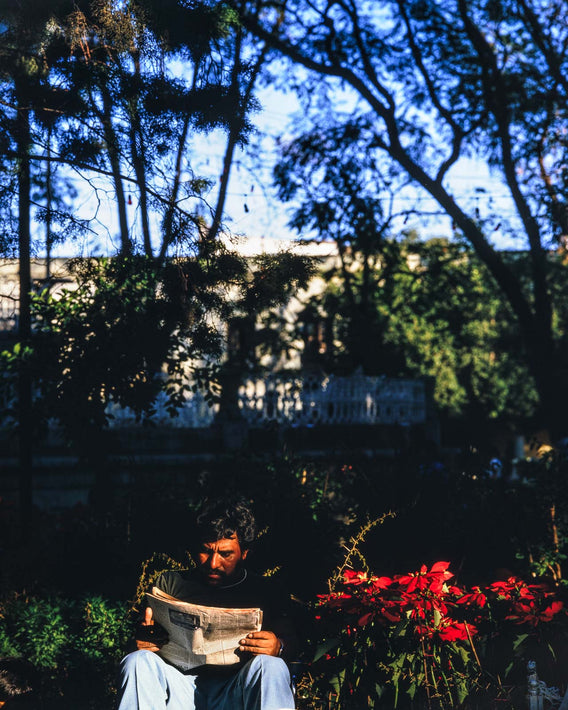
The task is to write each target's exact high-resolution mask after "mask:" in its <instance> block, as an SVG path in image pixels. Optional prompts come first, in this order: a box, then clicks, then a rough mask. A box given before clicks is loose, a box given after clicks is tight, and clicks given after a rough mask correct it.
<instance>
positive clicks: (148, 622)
mask: <svg viewBox="0 0 568 710" xmlns="http://www.w3.org/2000/svg"><path fill="white" fill-rule="evenodd" d="M167 642H168V634H167V633H166V631H165V629H163V628H162V627H161V626H160V624H156V623H155V621H154V619H153V618H152V609H150V607H147V609H146V610H145V612H144V621H142V623H141V624H140V626H139V627H138V629H137V630H136V648H137V649H138V650H139V651H152V652H154V653H156V651H159V650H160V649H161V648H162V646H163V645H164V644H166V643H167Z"/></svg>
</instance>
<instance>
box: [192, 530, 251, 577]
mask: <svg viewBox="0 0 568 710" xmlns="http://www.w3.org/2000/svg"><path fill="white" fill-rule="evenodd" d="M247 553H248V550H242V549H241V546H240V544H239V540H238V538H237V536H236V535H233V536H232V537H228V538H222V539H221V540H217V541H216V542H204V543H202V544H201V546H200V548H199V549H198V551H197V554H196V562H197V567H198V569H199V571H200V573H201V575H202V576H203V578H204V580H205V583H206V584H210V585H211V586H214V587H216V586H220V587H222V586H224V585H226V584H231V583H232V582H234V581H238V579H239V578H240V572H241V568H242V563H243V561H244V560H245V559H246V556H247Z"/></svg>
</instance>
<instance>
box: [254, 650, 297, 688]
mask: <svg viewBox="0 0 568 710" xmlns="http://www.w3.org/2000/svg"><path fill="white" fill-rule="evenodd" d="M258 676H264V677H266V678H271V679H272V678H278V679H281V680H283V681H285V682H286V683H289V682H290V671H289V670H288V666H287V665H286V663H285V662H284V661H283V660H282V659H281V658H276V656H267V655H265V654H259V655H258V656H255V657H254V658H253V659H252V660H251V661H250V665H249V677H251V678H252V677H258Z"/></svg>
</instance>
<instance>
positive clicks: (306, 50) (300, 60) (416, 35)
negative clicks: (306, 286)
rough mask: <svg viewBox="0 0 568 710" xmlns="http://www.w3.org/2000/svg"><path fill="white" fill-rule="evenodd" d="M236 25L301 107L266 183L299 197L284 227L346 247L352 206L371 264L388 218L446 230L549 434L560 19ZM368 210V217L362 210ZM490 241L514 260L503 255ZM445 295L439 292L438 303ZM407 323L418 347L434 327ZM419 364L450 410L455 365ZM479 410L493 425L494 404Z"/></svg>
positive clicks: (489, 16)
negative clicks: (263, 50)
mask: <svg viewBox="0 0 568 710" xmlns="http://www.w3.org/2000/svg"><path fill="white" fill-rule="evenodd" d="M268 5H269V4H268ZM242 12H243V15H244V23H245V25H246V27H247V28H249V29H250V30H251V31H252V32H253V33H254V34H255V35H256V36H257V37H259V38H262V39H263V40H265V41H268V42H269V43H270V44H271V45H272V47H273V49H274V51H275V52H276V53H277V57H278V60H279V61H283V62H285V63H286V65H287V66H290V67H291V71H290V79H289V80H288V79H287V84H288V85H291V86H293V87H294V88H295V89H296V90H297V94H298V96H299V99H300V102H301V105H302V109H303V110H302V111H301V112H299V114H298V118H297V121H296V126H295V128H296V133H297V135H296V137H295V138H293V139H292V140H291V141H289V142H288V143H284V142H283V148H282V152H283V160H282V163H281V168H282V170H279V171H278V172H277V180H278V182H279V184H280V185H281V186H282V192H281V194H282V196H283V197H285V198H286V199H288V198H291V197H296V198H298V197H299V200H298V203H299V205H300V209H299V210H298V211H297V212H296V214H295V216H294V221H293V224H295V225H296V226H297V227H299V228H301V229H303V230H306V232H307V229H306V228H312V229H313V228H314V227H315V228H316V230H317V231H318V232H319V234H318V235H317V237H318V238H320V239H321V238H326V239H333V240H335V241H336V242H337V243H338V244H344V245H345V246H347V245H349V246H350V247H351V246H353V247H354V248H357V246H358V245H357V244H356V239H353V237H352V234H353V231H354V230H352V229H350V225H349V222H350V221H351V220H350V218H351V217H352V216H353V212H352V210H351V207H352V205H355V204H357V198H358V197H359V196H360V195H361V196H362V197H363V201H364V205H363V206H362V207H361V208H359V209H357V210H355V214H361V215H365V214H371V215H372V220H371V226H372V227H374V229H372V230H365V229H363V230H362V231H361V234H370V235H371V237H372V242H374V247H375V250H376V251H379V244H380V241H379V239H378V237H379V236H380V235H381V234H382V233H383V228H384V227H385V226H386V227H388V225H389V222H391V223H394V220H395V219H396V220H397V224H406V223H407V222H408V220H416V221H415V225H416V228H418V225H422V224H423V222H425V221H426V222H427V221H430V220H431V218H432V222H433V220H436V221H437V220H439V219H440V218H443V219H444V222H446V224H447V225H448V226H450V224H451V226H452V232H453V235H454V236H456V237H463V238H465V239H466V240H467V241H468V243H469V244H470V246H471V248H472V249H473V251H474V252H475V253H476V255H477V257H478V258H479V260H480V261H481V262H482V263H483V264H484V266H485V267H486V268H487V271H488V273H489V274H490V275H491V278H492V279H494V280H495V284H496V288H497V289H498V291H497V290H496V291H495V293H498V294H499V295H498V298H499V300H500V301H501V303H502V304H503V305H504V307H503V312H504V311H505V310H508V311H509V313H510V314H512V316H513V318H514V319H515V320H516V326H517V327H518V332H519V334H520V336H521V339H522V352H521V353H520V354H521V355H522V357H520V358H519V359H520V361H521V366H520V367H515V368H514V370H516V372H515V375H514V376H515V378H519V379H521V378H522V370H524V369H525V368H526V370H528V371H529V372H530V376H531V378H532V379H533V382H534V389H535V390H536V392H537V393H538V398H539V402H538V404H539V406H540V411H539V413H540V415H541V416H542V417H543V419H544V422H545V425H546V426H549V427H551V428H553V429H556V428H558V429H559V430H560V428H561V427H560V426H559V425H558V422H559V421H561V420H562V414H563V402H565V401H566V398H567V393H568V377H567V375H566V368H565V366H564V362H565V359H566V353H565V350H566V343H565V335H564V334H562V335H561V336H560V337H559V336H558V332H557V330H556V328H557V326H558V324H559V322H560V319H557V318H556V317H555V316H553V315H552V314H553V313H554V312H555V311H556V313H557V314H559V313H561V312H562V311H563V310H564V306H563V300H561V299H563V298H564V296H562V297H561V299H559V298H558V296H559V295H560V294H559V291H557V290H556V289H555V286H554V281H555V279H554V278H553V275H556V274H557V273H558V268H557V267H556V266H555V267H553V266H552V264H551V261H550V260H549V259H548V258H547V256H548V254H549V253H550V252H551V251H555V250H557V253H558V256H559V257H561V259H562V261H563V255H564V251H565V246H564V244H563V240H564V237H563V235H565V234H566V233H567V231H568V230H567V226H568V225H567V220H566V209H565V208H566V197H565V194H566V193H565V189H564V185H565V180H566V169H565V165H566V142H565V140H564V138H563V136H564V133H565V132H566V127H567V125H568V113H567V111H566V106H567V105H568V104H567V102H566V97H567V91H568V85H567V83H566V81H565V80H564V76H565V74H566V71H565V69H566V61H567V60H566V53H565V51H564V47H565V41H566V31H565V30H564V31H562V32H560V33H555V32H551V31H550V28H551V27H556V26H557V23H565V20H566V15H567V10H566V7H565V6H564V5H554V6H551V5H547V4H543V3H524V4H523V7H522V8H520V9H519V7H518V6H517V5H516V4H515V3H511V2H507V1H503V2H490V3H486V2H481V1H477V0H474V2H471V3H467V4H465V3H463V2H460V1H459V0H451V2H445V3H439V2H437V1H436V0H410V1H409V2H404V3H397V2H380V3H369V2H366V1H365V0H354V2H352V3H349V5H348V6H347V5H336V4H333V3H332V4H326V3H322V4H319V5H314V4H313V3H311V2H307V1H306V0H292V1H291V2H287V3H286V5H285V6H284V7H283V9H282V13H281V15H280V16H279V21H278V25H277V28H276V29H275V28H273V27H272V26H271V19H272V13H270V12H266V13H262V12H258V8H257V6H256V5H255V4H254V3H245V4H244V5H243V10H242ZM563 26H565V24H564V25H563ZM294 69H297V71H294ZM545 96H546V100H545V99H544V97H545ZM347 107H348V108H347ZM328 155H329V156H330V158H329V160H327V159H326V157H327V156H328ZM344 156H345V157H344ZM353 156H354V157H355V159H354V160H351V158H352V157H353ZM472 156H474V157H475V164H476V165H477V164H481V165H482V166H483V168H484V169H480V170H477V169H476V170H475V171H470V172H469V174H468V182H467V189H464V183H463V169H464V168H465V169H466V170H467V169H468V168H469V165H470V163H469V162H468V161H470V160H471V159H472ZM334 163H336V165H337V167H335V165H334ZM343 169H345V172H344V174H342V170H343ZM283 173H284V175H283ZM487 176H488V177H487ZM339 177H340V178H341V179H338V178H339ZM373 187H376V188H378V189H376V190H375V191H374V193H373ZM377 202H379V203H380V206H381V208H382V210H372V209H369V207H370V206H371V205H372V204H377ZM328 205H329V206H330V207H328ZM365 208H366V209H365ZM342 212H343V213H344V214H345V216H346V218H347V219H346V221H347V223H348V224H347V225H345V224H344V223H342V221H341V215H342ZM442 216H443V217H442ZM398 220H399V221H398ZM419 228H422V227H421V226H420V227H419ZM503 237H505V238H507V239H508V240H510V241H509V243H513V244H515V245H516V248H517V249H519V250H520V252H517V253H516V254H515V253H513V254H512V255H511V254H510V253H508V252H506V251H504V250H503V248H502V245H503ZM523 253H524V254H527V255H528V256H527V260H526V265H527V268H526V270H525V272H524V273H520V272H519V270H518V269H517V268H516V266H515V265H514V264H513V263H512V260H513V261H514V257H515V255H517V256H518V255H519V254H521V255H522V254H523ZM511 257H512V258H511ZM562 268H563V269H565V263H564V261H563V264H562ZM563 280H564V279H563ZM492 290H493V288H492ZM564 290H565V289H564V288H562V289H561V291H562V292H564ZM457 291H458V293H459V288H458V289H457ZM452 293H453V291H451V290H448V291H446V295H447V296H448V297H449V298H451V297H452ZM505 304H506V305H505ZM462 305H463V304H462ZM416 325H417V327H418V330H419V332H420V331H421V330H422V337H421V341H422V343H424V341H425V340H426V337H427V332H431V331H432V325H433V324H431V323H429V324H428V328H427V329H426V331H427V332H424V330H423V329H422V325H423V324H422V323H420V322H418V323H417V324H416ZM442 330H443V331H445V328H444V327H443V326H442ZM450 335H451V334H449V333H447V332H443V333H441V334H436V337H437V339H438V341H439V344H440V345H441V347H442V348H444V347H448V346H449V347H450V348H451V349H453V348H454V343H453V341H452V338H451V337H450ZM488 335H489V337H490V338H492V337H493V334H492V333H491V332H489V333H488ZM444 336H445V337H444ZM512 347H514V346H512ZM426 355H427V356H428V358H429V367H430V369H434V370H436V371H437V373H438V376H439V379H440V382H441V383H442V384H443V387H444V388H445V391H446V395H447V396H446V397H445V398H444V401H445V404H446V405H447V406H448V407H454V408H456V409H459V408H461V406H462V403H463V402H464V401H465V400H464V393H463V391H460V390H461V388H462V387H463V383H462V382H460V381H459V379H458V378H455V377H454V376H453V371H454V370H455V362H454V360H453V358H451V357H450V358H449V359H448V360H447V361H445V360H444V359H443V358H439V357H436V354H435V352H434V347H432V348H431V349H430V351H429V352H428V350H426ZM484 355H485V353H483V352H481V353H477V355H476V359H477V360H478V362H477V363H476V362H472V366H473V367H474V368H477V372H475V373H474V374H475V377H473V378H471V382H470V384H471V385H472V389H474V392H475V394H476V396H477V397H478V398H479V399H481V398H482V393H483V391H484V390H486V389H487V385H490V386H492V385H493V384H494V378H493V377H492V376H490V375H489V376H488V374H489V373H488V367H487V366H486V365H484V364H482V363H481V362H479V360H481V359H482V358H481V356H484ZM376 359H378V358H376ZM507 372H508V367H507V364H503V367H502V368H501V372H500V373H499V374H498V375H497V378H496V379H498V380H499V381H500V382H498V383H497V384H498V388H497V391H499V392H503V394H504V397H505V399H508V398H509V395H510V389H512V388H510V386H509V384H508V383H507V382H506V381H505V382H502V380H507ZM532 388H533V385H532V384H531V386H530V389H532ZM465 394H466V396H467V399H470V394H469V392H466V393H465ZM511 394H512V393H511ZM529 394H530V395H531V396H530V398H528V399H529V407H528V408H527V409H529V410H530V409H531V408H532V406H533V401H534V396H532V393H531V392H530V390H529ZM496 400H497V397H496ZM515 400H516V402H522V397H518V396H517V397H515ZM488 405H489V406H488ZM484 406H485V407H486V408H487V409H488V411H489V412H490V413H492V414H493V413H495V414H496V415H499V406H498V405H497V404H496V403H494V402H492V403H488V402H486V403H484ZM507 406H509V405H507ZM510 406H511V410H510V411H513V409H514V404H513V402H511V405H510ZM562 433H563V432H561V431H559V434H562Z"/></svg>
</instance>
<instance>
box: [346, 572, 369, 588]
mask: <svg viewBox="0 0 568 710" xmlns="http://www.w3.org/2000/svg"><path fill="white" fill-rule="evenodd" d="M343 579H344V581H345V584H355V585H359V584H367V582H368V581H369V575H368V574H367V572H356V571H355V570H352V569H346V570H345V572H344V573H343Z"/></svg>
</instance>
